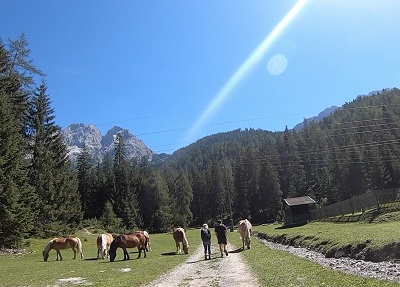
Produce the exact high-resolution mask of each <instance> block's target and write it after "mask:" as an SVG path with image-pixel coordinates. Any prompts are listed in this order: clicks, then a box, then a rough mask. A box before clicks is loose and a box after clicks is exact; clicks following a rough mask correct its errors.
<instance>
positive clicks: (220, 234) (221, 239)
mask: <svg viewBox="0 0 400 287" xmlns="http://www.w3.org/2000/svg"><path fill="white" fill-rule="evenodd" d="M227 233H228V228H227V227H226V226H225V224H223V223H222V220H221V219H220V220H218V225H217V226H216V227H215V234H216V235H217V240H218V245H219V251H220V252H221V257H224V253H223V252H225V255H226V256H228V250H227V249H226V245H227V244H228V242H227V238H226V237H227Z"/></svg>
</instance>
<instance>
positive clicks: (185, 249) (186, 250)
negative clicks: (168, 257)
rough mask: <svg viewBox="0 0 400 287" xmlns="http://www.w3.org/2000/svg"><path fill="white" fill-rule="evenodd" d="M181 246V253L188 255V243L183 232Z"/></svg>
mask: <svg viewBox="0 0 400 287" xmlns="http://www.w3.org/2000/svg"><path fill="white" fill-rule="evenodd" d="M182 245H183V251H184V252H185V253H186V254H188V252H189V241H188V240H187V238H186V234H185V231H182Z"/></svg>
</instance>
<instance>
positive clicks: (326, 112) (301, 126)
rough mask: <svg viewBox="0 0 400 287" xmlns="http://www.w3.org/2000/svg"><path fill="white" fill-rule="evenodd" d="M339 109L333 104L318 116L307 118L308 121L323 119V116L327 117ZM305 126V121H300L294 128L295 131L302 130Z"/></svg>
mask: <svg viewBox="0 0 400 287" xmlns="http://www.w3.org/2000/svg"><path fill="white" fill-rule="evenodd" d="M337 109H338V107H337V106H332V107H330V108H326V109H325V110H323V111H322V112H320V113H319V114H318V116H315V117H311V118H308V119H305V120H306V121H316V122H319V121H321V120H322V119H323V118H326V117H327V116H329V115H330V114H331V113H333V112H334V111H336V110H337ZM303 126H304V123H299V124H297V125H295V127H294V128H293V129H294V130H295V131H300V130H301V129H302V128H303Z"/></svg>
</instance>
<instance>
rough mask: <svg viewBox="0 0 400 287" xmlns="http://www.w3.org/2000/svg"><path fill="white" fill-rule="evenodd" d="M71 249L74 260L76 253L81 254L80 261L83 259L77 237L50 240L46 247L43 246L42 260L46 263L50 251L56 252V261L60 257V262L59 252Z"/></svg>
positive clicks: (80, 244)
mask: <svg viewBox="0 0 400 287" xmlns="http://www.w3.org/2000/svg"><path fill="white" fill-rule="evenodd" d="M68 248H71V249H72V250H73V251H74V259H75V258H76V253H77V252H79V253H80V254H81V259H83V257H84V256H83V252H82V242H81V240H80V239H79V238H78V237H68V238H54V239H52V240H50V241H49V242H48V243H47V245H46V246H45V248H44V250H43V252H42V254H43V260H44V261H47V259H48V258H49V252H50V250H51V249H54V250H56V252H57V259H56V260H58V258H59V257H60V260H62V256H61V253H60V250H64V249H68Z"/></svg>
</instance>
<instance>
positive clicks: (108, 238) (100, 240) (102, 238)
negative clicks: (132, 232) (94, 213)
mask: <svg viewBox="0 0 400 287" xmlns="http://www.w3.org/2000/svg"><path fill="white" fill-rule="evenodd" d="M113 239H114V238H113V236H112V234H110V233H103V234H99V236H97V258H99V257H100V256H99V255H100V253H101V259H104V258H105V257H107V258H108V257H109V254H108V253H109V252H108V250H109V249H110V245H111V242H112V241H113Z"/></svg>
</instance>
